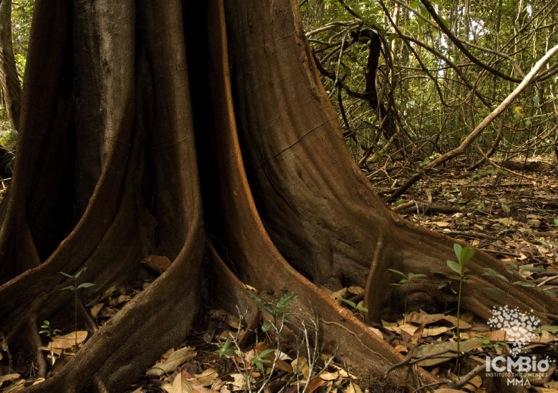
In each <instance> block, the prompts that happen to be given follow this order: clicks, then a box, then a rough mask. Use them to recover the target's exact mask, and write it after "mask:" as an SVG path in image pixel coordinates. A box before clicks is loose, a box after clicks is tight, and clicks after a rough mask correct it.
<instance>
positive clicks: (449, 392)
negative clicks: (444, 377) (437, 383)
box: [434, 388, 466, 393]
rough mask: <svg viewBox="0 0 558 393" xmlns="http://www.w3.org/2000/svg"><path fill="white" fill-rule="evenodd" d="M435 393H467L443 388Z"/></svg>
mask: <svg viewBox="0 0 558 393" xmlns="http://www.w3.org/2000/svg"><path fill="white" fill-rule="evenodd" d="M434 393H466V392H464V391H463V390H457V389H449V388H441V389H436V390H434Z"/></svg>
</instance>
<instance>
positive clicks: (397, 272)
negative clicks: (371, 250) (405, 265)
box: [387, 269, 407, 278]
mask: <svg viewBox="0 0 558 393" xmlns="http://www.w3.org/2000/svg"><path fill="white" fill-rule="evenodd" d="M387 270H388V271H389V272H392V273H395V274H399V275H400V276H403V277H405V278H407V276H406V275H405V273H403V272H400V271H399V270H395V269H387Z"/></svg>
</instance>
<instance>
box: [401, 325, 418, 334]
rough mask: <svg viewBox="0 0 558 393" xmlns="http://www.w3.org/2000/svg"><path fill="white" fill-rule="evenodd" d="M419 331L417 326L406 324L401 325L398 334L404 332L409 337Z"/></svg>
mask: <svg viewBox="0 0 558 393" xmlns="http://www.w3.org/2000/svg"><path fill="white" fill-rule="evenodd" d="M418 329H419V328H418V327H417V326H415V325H411V324H410V323H404V324H403V325H399V326H398V327H397V330H398V333H401V332H404V333H407V334H408V335H409V336H412V335H413V334H415V332H416V331H417V330H418Z"/></svg>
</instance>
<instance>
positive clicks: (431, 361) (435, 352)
mask: <svg viewBox="0 0 558 393" xmlns="http://www.w3.org/2000/svg"><path fill="white" fill-rule="evenodd" d="M481 345H482V339H480V338H471V339H469V340H464V341H461V342H460V344H459V349H460V351H461V352H469V351H472V350H473V349H475V348H478V347H480V346H481ZM423 357H425V359H424V360H421V361H419V362H417V364H418V365H419V366H422V367H429V366H435V365H437V364H440V363H444V362H447V361H448V360H450V359H453V358H455V357H457V342H455V341H446V342H436V343H433V344H425V345H421V346H419V347H417V348H416V350H415V353H414V354H413V358H423Z"/></svg>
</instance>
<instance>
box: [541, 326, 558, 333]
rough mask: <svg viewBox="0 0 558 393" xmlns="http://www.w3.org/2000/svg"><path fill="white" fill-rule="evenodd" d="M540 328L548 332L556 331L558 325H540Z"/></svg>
mask: <svg viewBox="0 0 558 393" xmlns="http://www.w3.org/2000/svg"><path fill="white" fill-rule="evenodd" d="M541 330H545V331H547V332H549V333H558V326H557V325H542V326H541Z"/></svg>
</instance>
